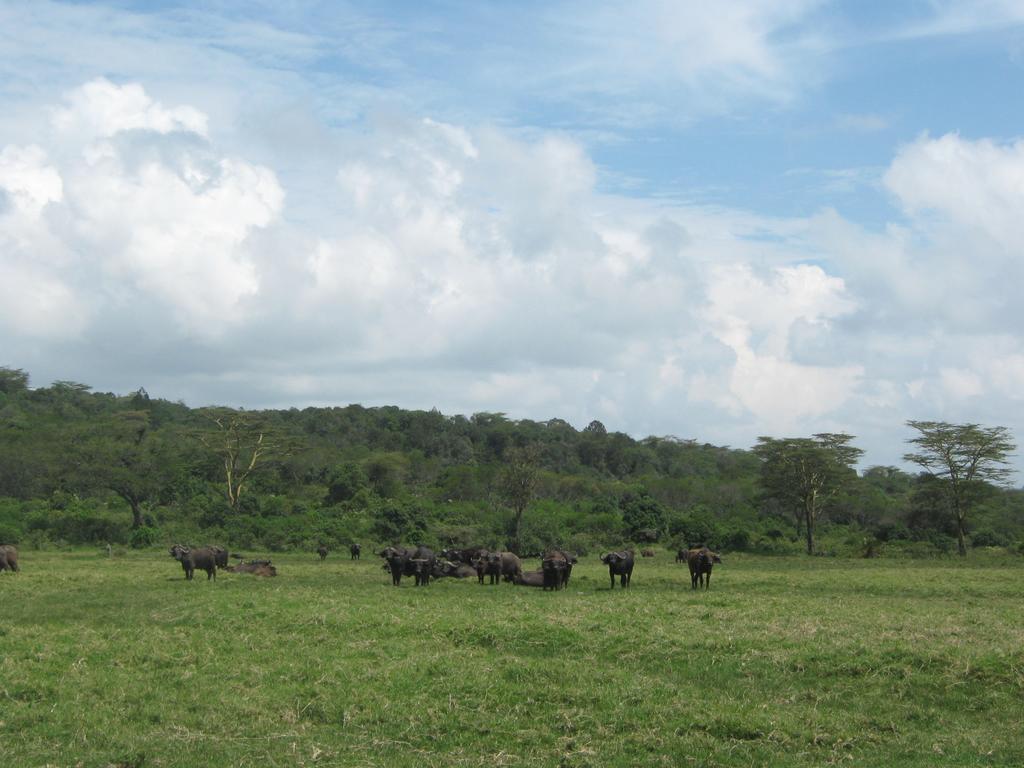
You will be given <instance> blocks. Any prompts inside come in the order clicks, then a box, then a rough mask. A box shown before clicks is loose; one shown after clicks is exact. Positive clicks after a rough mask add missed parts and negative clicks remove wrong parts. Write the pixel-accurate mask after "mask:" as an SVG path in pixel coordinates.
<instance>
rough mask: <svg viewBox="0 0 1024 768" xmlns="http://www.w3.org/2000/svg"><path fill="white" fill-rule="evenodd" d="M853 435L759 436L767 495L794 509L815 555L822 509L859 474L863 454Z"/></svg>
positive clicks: (762, 480)
mask: <svg viewBox="0 0 1024 768" xmlns="http://www.w3.org/2000/svg"><path fill="white" fill-rule="evenodd" d="M851 440H853V436H852V435H846V434H841V433H832V432H822V433H819V434H816V435H814V436H813V437H786V438H780V439H776V438H772V437H759V438H758V439H757V445H756V446H755V447H754V453H755V454H756V455H757V456H758V458H760V459H761V487H762V490H763V492H764V495H765V496H766V497H767V498H772V499H775V500H777V501H778V502H779V503H780V504H781V505H782V506H784V507H788V508H789V509H791V510H794V512H795V514H796V515H797V516H798V517H797V520H798V521H802V523H803V528H804V532H805V534H806V537H807V554H809V555H811V554H814V528H815V523H817V521H818V518H819V517H820V515H821V512H822V510H823V509H824V508H825V506H826V505H827V504H828V502H829V501H830V500H831V499H832V498H833V497H835V496H836V494H838V493H839V492H840V491H841V490H842V489H843V487H844V486H845V485H846V484H847V483H848V482H850V481H851V480H852V479H854V478H855V477H856V476H857V473H856V471H855V470H854V469H853V465H854V464H855V463H856V461H857V459H858V458H859V457H860V455H861V454H862V453H863V451H862V450H861V449H860V448H855V447H854V446H852V445H850V441H851ZM798 530H799V527H798Z"/></svg>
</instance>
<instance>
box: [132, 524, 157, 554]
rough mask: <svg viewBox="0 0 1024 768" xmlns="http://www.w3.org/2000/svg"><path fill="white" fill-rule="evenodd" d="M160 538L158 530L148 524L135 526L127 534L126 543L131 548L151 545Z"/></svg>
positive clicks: (143, 547)
mask: <svg viewBox="0 0 1024 768" xmlns="http://www.w3.org/2000/svg"><path fill="white" fill-rule="evenodd" d="M159 540H160V530H159V529H158V528H153V527H151V526H148V525H143V526H142V527H141V528H136V529H135V530H133V531H132V532H131V533H130V534H129V535H128V544H129V545H130V546H131V547H132V549H145V548H146V547H152V546H153V545H154V544H156V543H157V542H158V541H159Z"/></svg>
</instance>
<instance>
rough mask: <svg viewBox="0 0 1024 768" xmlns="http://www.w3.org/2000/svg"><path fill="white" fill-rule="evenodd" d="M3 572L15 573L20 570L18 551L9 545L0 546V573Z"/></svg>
mask: <svg viewBox="0 0 1024 768" xmlns="http://www.w3.org/2000/svg"><path fill="white" fill-rule="evenodd" d="M4 570H8V571H14V572H15V573H17V572H18V571H19V570H21V569H20V568H19V567H18V550H16V549H15V548H14V547H13V546H12V545H11V544H5V545H3V546H0V571H4Z"/></svg>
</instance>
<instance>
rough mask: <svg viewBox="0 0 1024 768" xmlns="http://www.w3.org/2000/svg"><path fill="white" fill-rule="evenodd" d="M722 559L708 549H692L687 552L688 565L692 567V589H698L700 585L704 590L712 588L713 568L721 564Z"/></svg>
mask: <svg viewBox="0 0 1024 768" xmlns="http://www.w3.org/2000/svg"><path fill="white" fill-rule="evenodd" d="M721 562H722V558H721V557H719V556H718V555H717V554H715V553H714V552H712V551H711V550H710V549H708V548H707V547H701V548H700V549H690V550H687V552H686V564H687V565H688V566H690V585H691V589H697V585H698V583H699V584H700V586H702V587H703V588H704V589H710V588H711V568H712V567H713V566H714V564H715V563H721Z"/></svg>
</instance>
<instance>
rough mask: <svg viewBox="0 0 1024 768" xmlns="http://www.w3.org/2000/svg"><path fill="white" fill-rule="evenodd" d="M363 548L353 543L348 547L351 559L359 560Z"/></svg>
mask: <svg viewBox="0 0 1024 768" xmlns="http://www.w3.org/2000/svg"><path fill="white" fill-rule="evenodd" d="M362 551H363V548H362V547H360V546H359V545H358V544H355V543H353V544H351V545H350V546H349V548H348V554H349V560H358V559H359V555H360V554H361V553H362Z"/></svg>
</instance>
